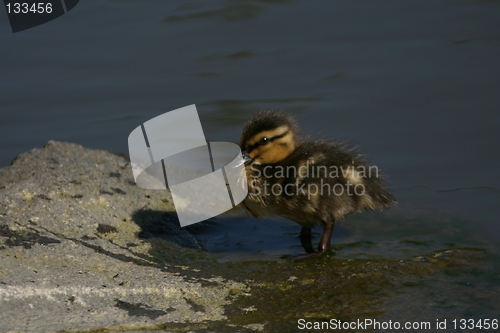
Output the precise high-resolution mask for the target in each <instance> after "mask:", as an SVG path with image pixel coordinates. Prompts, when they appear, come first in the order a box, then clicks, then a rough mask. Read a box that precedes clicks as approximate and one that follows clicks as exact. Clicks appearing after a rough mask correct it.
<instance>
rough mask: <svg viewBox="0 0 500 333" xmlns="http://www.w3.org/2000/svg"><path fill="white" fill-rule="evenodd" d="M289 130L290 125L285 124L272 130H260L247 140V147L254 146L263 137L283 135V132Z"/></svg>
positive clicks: (269, 137)
mask: <svg viewBox="0 0 500 333" xmlns="http://www.w3.org/2000/svg"><path fill="white" fill-rule="evenodd" d="M288 130H289V128H288V126H286V125H283V126H280V127H277V128H275V129H272V130H269V131H264V132H260V133H258V134H257V135H254V137H253V138H251V139H250V140H248V141H247V142H246V145H247V147H250V146H253V145H254V144H256V143H257V142H259V141H260V140H262V139H263V138H268V139H271V138H273V137H275V136H278V135H281V134H283V133H285V132H286V131H288Z"/></svg>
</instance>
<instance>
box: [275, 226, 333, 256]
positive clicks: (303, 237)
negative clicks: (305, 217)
mask: <svg viewBox="0 0 500 333" xmlns="http://www.w3.org/2000/svg"><path fill="white" fill-rule="evenodd" d="M334 225H335V220H333V219H327V220H326V221H323V235H321V240H320V241H319V244H318V251H314V250H313V251H312V252H309V250H308V248H309V247H310V249H311V250H312V245H311V229H310V228H306V227H303V228H302V230H301V231H300V241H301V243H302V246H303V247H304V249H305V250H306V252H307V253H304V254H298V255H295V256H292V255H284V256H281V258H284V259H290V260H291V261H300V260H305V259H311V258H317V257H320V256H322V255H323V254H325V253H326V252H328V251H329V250H330V238H331V237H332V232H333V227H334ZM304 229H308V230H304ZM307 244H309V245H307Z"/></svg>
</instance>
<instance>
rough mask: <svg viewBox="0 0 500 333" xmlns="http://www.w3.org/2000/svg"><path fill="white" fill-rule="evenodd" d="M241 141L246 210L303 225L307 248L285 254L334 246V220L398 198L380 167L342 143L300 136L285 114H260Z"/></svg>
mask: <svg viewBox="0 0 500 333" xmlns="http://www.w3.org/2000/svg"><path fill="white" fill-rule="evenodd" d="M240 146H241V147H242V149H243V150H244V151H243V155H244V159H245V172H246V177H247V183H248V191H249V195H248V196H247V197H246V199H245V200H244V201H243V206H244V208H245V209H246V211H247V212H249V213H250V214H251V215H253V216H254V217H256V218H259V219H261V218H262V216H264V215H278V216H283V217H285V218H288V219H290V220H292V221H295V222H297V223H298V224H300V225H301V226H302V230H301V232H300V240H301V243H302V246H303V247H304V249H305V251H306V253H305V254H300V255H297V256H290V255H287V256H283V257H284V258H289V259H291V260H302V259H307V258H314V257H318V256H321V255H323V254H325V253H327V252H328V251H329V250H330V238H331V235H332V232H333V227H334V224H335V221H338V220H340V219H342V218H344V217H345V216H346V215H348V214H351V213H354V212H359V211H363V210H367V209H368V210H380V209H384V208H387V207H390V206H391V205H393V204H394V203H395V200H394V197H393V196H392V194H391V193H390V192H389V191H388V190H387V189H386V188H385V187H384V186H383V182H382V179H381V178H380V175H379V172H378V168H377V167H376V166H373V165H368V164H367V163H366V162H365V161H363V160H362V158H361V157H360V156H359V155H358V154H356V153H354V152H353V151H352V150H350V149H348V148H347V147H346V146H345V145H343V144H339V143H335V142H332V141H328V140H319V139H312V138H308V137H299V135H298V127H297V124H296V122H295V120H294V119H293V118H292V117H291V116H290V115H289V114H287V113H284V112H278V111H264V112H261V113H259V114H257V115H256V116H255V117H254V118H252V119H251V120H250V121H248V122H247V123H246V125H245V126H244V128H243V132H242V134H241V138H240ZM315 226H323V234H322V236H321V240H320V242H319V244H318V248H317V251H315V250H314V248H313V246H312V243H311V228H313V227H315Z"/></svg>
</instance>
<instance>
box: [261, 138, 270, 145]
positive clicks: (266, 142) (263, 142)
mask: <svg viewBox="0 0 500 333" xmlns="http://www.w3.org/2000/svg"><path fill="white" fill-rule="evenodd" d="M268 143H269V139H268V138H262V139H260V141H259V145H260V146H264V145H267V144H268Z"/></svg>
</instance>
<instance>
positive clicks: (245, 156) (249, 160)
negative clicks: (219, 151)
mask: <svg viewBox="0 0 500 333" xmlns="http://www.w3.org/2000/svg"><path fill="white" fill-rule="evenodd" d="M241 155H242V156H243V163H245V165H249V164H250V163H252V161H253V158H251V157H250V156H248V153H247V151H246V150H242V151H241Z"/></svg>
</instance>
